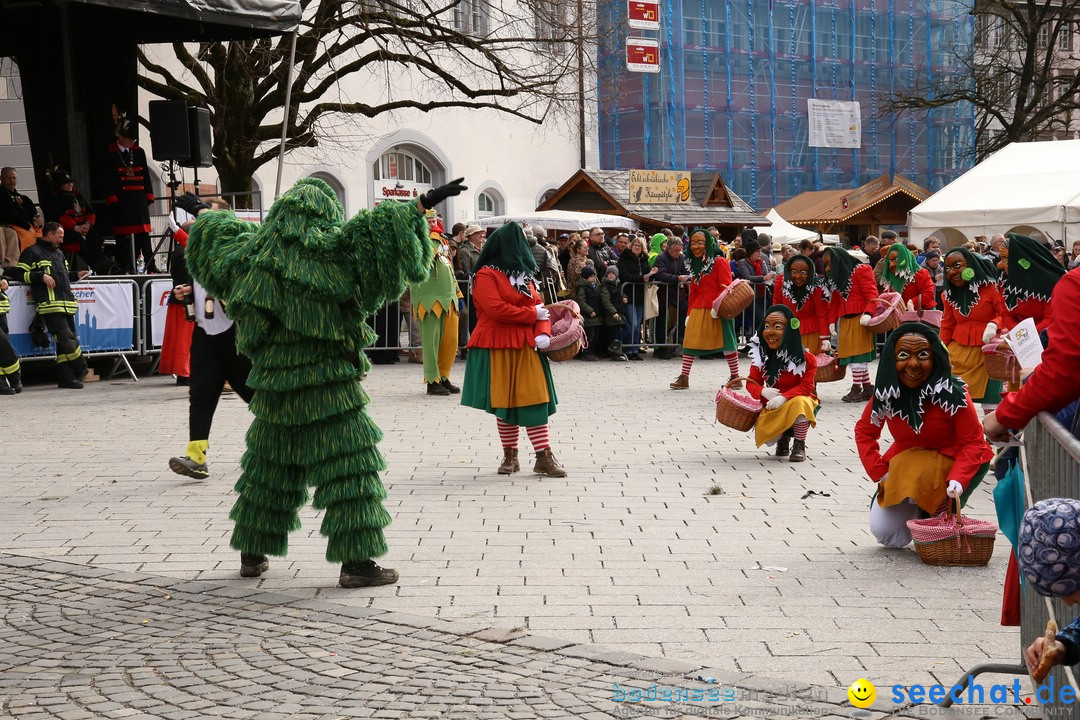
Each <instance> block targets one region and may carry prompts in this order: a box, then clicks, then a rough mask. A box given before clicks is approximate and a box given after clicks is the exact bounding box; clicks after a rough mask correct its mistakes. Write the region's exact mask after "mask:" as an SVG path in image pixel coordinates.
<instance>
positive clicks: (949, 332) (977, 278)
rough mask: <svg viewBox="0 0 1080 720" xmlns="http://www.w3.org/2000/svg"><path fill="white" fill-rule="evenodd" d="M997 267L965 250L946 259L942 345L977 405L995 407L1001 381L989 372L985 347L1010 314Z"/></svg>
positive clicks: (954, 252) (955, 252)
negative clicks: (997, 274)
mask: <svg viewBox="0 0 1080 720" xmlns="http://www.w3.org/2000/svg"><path fill="white" fill-rule="evenodd" d="M995 274H996V273H995V271H994V267H993V266H992V265H991V264H990V261H989V260H984V259H982V258H980V257H977V256H975V255H974V254H973V253H972V252H971V251H969V250H967V249H966V248H957V249H955V250H950V251H949V254H948V255H946V256H945V292H944V302H945V313H944V316H943V317H942V320H941V342H943V343H944V344H945V347H947V348H948V349H949V360H950V362H951V363H952V368H953V372H955V373H956V374H957V375H958V376H960V377H961V378H962V379H963V381H964V382H965V383H967V386H968V390H969V391H970V392H971V397H972V399H974V401H975V402H977V403H981V404H984V405H988V406H996V405H997V403H998V400H999V399H1000V397H1001V381H1000V380H991V379H990V376H989V375H988V374H987V372H986V360H985V359H984V357H983V352H982V348H983V345H984V344H986V343H989V342H990V341H991V340H993V339H994V338H995V337H996V336H997V332H998V329H999V328H1001V327H1004V326H1005V317H1006V314H1007V312H1008V311H1007V310H1006V308H1005V303H1004V301H1002V299H1001V293H1000V292H998V288H997V278H996V277H995Z"/></svg>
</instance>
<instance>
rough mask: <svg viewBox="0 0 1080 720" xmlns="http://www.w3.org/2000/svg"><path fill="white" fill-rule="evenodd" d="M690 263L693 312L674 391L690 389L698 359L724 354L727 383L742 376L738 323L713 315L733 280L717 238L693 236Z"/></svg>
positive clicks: (696, 233) (698, 233) (699, 232)
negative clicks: (697, 250) (736, 334)
mask: <svg viewBox="0 0 1080 720" xmlns="http://www.w3.org/2000/svg"><path fill="white" fill-rule="evenodd" d="M702 243H704V247H703V248H702ZM696 248H701V249H702V255H701V257H698V256H697V255H695V254H694V251H695V249H696ZM688 260H689V262H688V263H687V264H688V265H689V266H690V300H689V303H688V305H689V308H690V309H689V312H688V313H687V316H686V332H685V333H684V335H683V344H682V348H683V356H682V369H681V370H680V371H679V377H677V378H675V382H673V383H671V385H670V387H671V389H672V390H685V389H686V388H688V387H690V368H692V367H693V366H694V359H695V358H699V357H709V356H711V355H719V354H723V356H724V359H725V360H727V364H728V372H729V373H730V375H729V377H728V381H729V382H730V381H731V380H732V379H734V378H737V377H738V376H739V352H738V351H739V341H738V339H737V338H736V336H735V321H734V320H729V319H728V318H721V317H718V316H716V315H714V314H713V313H712V304H713V300H715V299H716V298H717V296H718V295H720V293H722V292H724V291H725V290H727V288H728V286H729V285H731V283H732V282H733V280H734V278H733V277H732V276H731V264H730V263H729V262H728V261H727V258H725V257H724V254H723V253H722V252H720V245H719V244H717V242H716V238H714V237H713V236H712V235H710V234H709V233H708V232H706V231H705V230H700V229H699V230H694V232H692V233H690V252H689V257H688Z"/></svg>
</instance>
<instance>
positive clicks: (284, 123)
mask: <svg viewBox="0 0 1080 720" xmlns="http://www.w3.org/2000/svg"><path fill="white" fill-rule="evenodd" d="M296 35H297V31H296V30H293V34H292V47H291V48H290V49H289V70H288V73H287V74H286V76H285V113H284V116H283V117H282V120H281V147H279V148H278V159H277V184H275V185H274V199H275V200H276V199H277V198H278V197H280V196H281V171H282V169H283V168H284V166H285V139H286V138H287V137H288V135H289V118H290V116H291V115H292V79H293V68H294V67H295V66H296Z"/></svg>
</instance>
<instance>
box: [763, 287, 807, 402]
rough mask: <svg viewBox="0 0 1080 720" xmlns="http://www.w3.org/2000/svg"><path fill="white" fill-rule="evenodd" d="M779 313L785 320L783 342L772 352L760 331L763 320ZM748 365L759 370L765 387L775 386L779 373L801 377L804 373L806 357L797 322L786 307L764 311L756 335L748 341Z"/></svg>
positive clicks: (775, 306)
mask: <svg viewBox="0 0 1080 720" xmlns="http://www.w3.org/2000/svg"><path fill="white" fill-rule="evenodd" d="M774 312H775V313H780V314H782V315H783V316H784V317H786V318H787V327H785V328H784V341H783V342H782V343H781V344H780V347H779V348H778V349H776V350H773V349H771V348H770V347H769V345H768V343H766V342H765V337H764V335H763V334H762V329H763V328H764V325H765V318H766V317H768V316H769V315H772V314H773V313H774ZM750 363H751V364H753V365H757V366H758V367H760V368H761V374H762V375H763V376H764V379H765V383H766V384H767V385H775V384H776V381H777V380H779V379H780V373H782V372H784V371H785V370H787V371H789V372H792V373H795V374H796V375H802V374H803V373H804V372H806V356H805V355H804V354H803V344H802V335H800V334H799V321H798V320H797V319H796V318H795V313H793V312H792V311H791V308H789V307H788V306H787V305H773V306H771V307H770V308H769V309H768V310H766V311H765V317H763V318H762V319H761V324H760V325H758V329H757V334H755V335H754V337H752V338H751V339H750Z"/></svg>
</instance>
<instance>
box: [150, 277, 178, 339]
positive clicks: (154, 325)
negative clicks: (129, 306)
mask: <svg viewBox="0 0 1080 720" xmlns="http://www.w3.org/2000/svg"><path fill="white" fill-rule="evenodd" d="M162 277H164V280H151V281H150V282H148V283H146V288H147V289H146V312H147V313H149V315H150V345H149V346H147V349H150V348H159V347H161V346H162V344H163V343H164V342H165V316H166V315H168V312H169V295H171V294H172V289H173V284H172V280H171V279H169V276H168V275H164V276H162Z"/></svg>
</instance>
